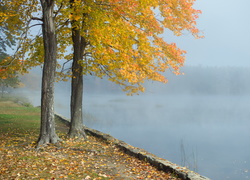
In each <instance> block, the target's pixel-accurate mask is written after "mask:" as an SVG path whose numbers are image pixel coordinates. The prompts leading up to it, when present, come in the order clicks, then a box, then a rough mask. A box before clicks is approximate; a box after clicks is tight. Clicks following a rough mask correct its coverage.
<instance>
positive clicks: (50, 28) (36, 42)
mask: <svg viewBox="0 0 250 180" xmlns="http://www.w3.org/2000/svg"><path fill="white" fill-rule="evenodd" d="M3 3H4V4H3V6H4V7H6V9H7V10H8V11H9V12H13V13H12V14H11V15H8V13H7V11H6V12H4V13H3V14H2V15H1V14H0V15H1V16H4V17H5V18H4V19H3V20H2V21H0V24H5V25H6V27H8V30H9V31H10V32H11V33H12V34H13V35H14V36H15V37H16V38H17V40H18V45H17V52H16V54H15V56H14V58H13V59H11V60H10V61H8V62H7V61H6V63H5V64H4V66H3V65H2V66H1V67H2V69H3V68H4V71H5V69H9V70H10V69H13V67H15V66H14V65H15V64H20V63H16V62H20V61H19V60H20V59H23V61H21V65H20V66H19V67H20V70H21V69H22V71H23V72H27V69H28V68H30V67H33V66H36V65H39V64H41V63H42V64H43V77H42V91H41V97H42V98H41V128H40V136H39V139H38V146H40V145H43V144H47V143H56V142H57V141H58V140H59V137H58V136H57V135H56V132H55V122H54V82H55V69H56V56H57V42H56V32H55V17H54V15H55V14H54V6H55V1H54V0H40V3H41V4H39V1H37V0H29V1H27V0H19V1H11V0H9V1H8V0H6V1H4V2H3ZM20 12H22V13H20ZM35 16H37V17H35ZM40 16H42V18H39V17H40ZM34 22H38V23H34ZM36 25H42V36H40V35H39V33H38V34H37V33H35V32H36V31H37V30H36V31H31V29H30V28H32V27H35V26H36ZM36 34H37V35H36ZM41 47H42V48H41ZM26 56H27V57H26ZM17 57H18V58H17ZM34 57H36V58H34ZM24 59H25V60H24Z"/></svg>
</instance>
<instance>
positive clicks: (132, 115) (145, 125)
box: [62, 94, 250, 180]
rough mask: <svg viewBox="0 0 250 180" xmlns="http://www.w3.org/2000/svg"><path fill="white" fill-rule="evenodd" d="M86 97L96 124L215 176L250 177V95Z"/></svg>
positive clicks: (89, 120)
mask: <svg viewBox="0 0 250 180" xmlns="http://www.w3.org/2000/svg"><path fill="white" fill-rule="evenodd" d="M83 102H84V116H85V124H86V125H87V126H89V127H91V128H94V129H97V130H100V131H102V132H104V133H108V134H111V135H112V136H114V137H115V138H118V139H120V140H123V141H125V142H127V143H129V144H131V145H133V146H136V147H140V148H143V149H145V150H147V151H149V152H151V153H153V154H155V155H157V156H159V157H162V158H165V159H167V160H169V161H171V162H173V163H176V164H179V165H182V166H187V167H188V168H189V169H191V170H194V171H196V172H198V173H200V174H201V175H204V176H207V177H209V178H211V179H213V180H223V179H231V180H236V179H237V180H241V179H248V178H250V142H249V138H250V131H249V127H250V111H249V107H250V106H249V103H250V97H249V96H221V95H220V96H219V95H218V96H217V95H214V96H213V95H209V96H201V95H189V96H188V95H179V96H177V95H173V96H168V95H161V96H160V95H154V94H142V95H139V96H137V95H135V96H132V97H128V96H125V95H117V94H114V95H109V94H106V95H100V94H85V96H84V101H83ZM62 114H63V113H62Z"/></svg>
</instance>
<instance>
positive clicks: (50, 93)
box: [38, 0, 59, 147]
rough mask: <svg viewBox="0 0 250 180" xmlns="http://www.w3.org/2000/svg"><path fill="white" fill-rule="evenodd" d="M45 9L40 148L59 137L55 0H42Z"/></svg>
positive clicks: (54, 141) (56, 140)
mask: <svg viewBox="0 0 250 180" xmlns="http://www.w3.org/2000/svg"><path fill="white" fill-rule="evenodd" d="M41 4H42V9H43V42H44V65H43V76H42V93H41V97H42V99H41V126H40V136H39V139H38V147H39V146H40V145H44V144H47V143H56V142H58V140H59V137H58V136H57V135H56V132H55V121H54V83H55V70H56V51H57V43H56V33H55V23H54V18H53V8H54V0H41Z"/></svg>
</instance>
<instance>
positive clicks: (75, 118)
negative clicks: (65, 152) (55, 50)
mask: <svg viewBox="0 0 250 180" xmlns="http://www.w3.org/2000/svg"><path fill="white" fill-rule="evenodd" d="M70 3H71V8H74V0H71V1H70ZM76 10H77V9H75V11H73V12H72V14H73V13H74V12H76ZM81 24H84V23H80V24H79V23H77V21H76V20H71V26H72V42H73V51H74V52H73V63H72V78H71V102H70V112H71V122H70V129H69V136H70V137H79V138H80V137H83V138H86V135H85V132H84V128H83V118H82V113H83V111H82V99H83V76H82V72H83V66H82V65H81V64H80V63H79V60H82V59H83V54H84V51H85V48H86V46H87V42H86V40H85V38H84V37H83V36H81V31H80V29H81V28H80V27H79V26H80V25H81Z"/></svg>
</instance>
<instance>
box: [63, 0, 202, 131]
mask: <svg viewBox="0 0 250 180" xmlns="http://www.w3.org/2000/svg"><path fill="white" fill-rule="evenodd" d="M193 3H194V0H190V1H186V0H181V1H175V0H168V1H167V0H154V1H138V0H132V1H131V0H129V1H128V0H101V1H90V0H89V1H88V0H87V1H84V2H83V1H78V0H71V1H70V3H69V4H68V5H66V6H65V7H66V8H65V9H62V13H64V14H65V16H64V17H67V16H68V17H69V19H70V20H71V28H72V36H73V47H74V58H73V67H72V95H71V98H72V99H71V121H72V122H73V123H71V124H72V125H73V124H74V123H75V122H76V121H78V122H79V123H82V119H81V115H80V113H79V112H81V111H80V110H81V108H82V104H81V103H80V101H81V100H82V96H81V95H80V94H81V93H80V91H82V79H81V78H82V77H81V76H82V75H85V74H88V73H90V74H93V75H96V76H98V77H100V78H102V77H103V76H108V77H109V80H110V81H113V82H115V83H118V84H120V85H122V86H123V87H124V90H125V91H128V94H133V93H136V92H137V91H142V92H143V91H144V87H143V83H144V82H145V80H155V81H160V82H164V83H166V82H167V79H166V77H164V75H163V72H165V71H166V70H167V69H169V70H171V71H173V72H174V73H175V74H179V68H180V67H181V66H183V63H184V59H185V57H184V55H185V53H186V52H185V51H183V50H181V49H179V48H178V47H177V46H176V44H175V43H167V42H165V41H164V39H163V37H162V34H163V32H164V30H165V29H169V30H170V31H172V32H173V33H174V34H175V35H177V36H180V35H181V34H182V32H183V31H185V30H186V31H189V32H191V33H192V34H193V35H194V36H195V37H197V38H199V30H198V29H197V28H196V21H195V20H196V18H198V14H199V13H201V11H199V10H195V9H193V7H192V6H193ZM68 9H70V10H71V11H70V12H69V11H68ZM64 32H65V33H66V32H69V31H68V30H67V29H65V31H64ZM81 43H82V44H81ZM76 82H81V83H79V84H77V83H76ZM76 92H77V93H76ZM78 95H79V96H78ZM76 99H77V100H78V105H76V103H75V100H76ZM75 112H78V116H77V115H76V113H75ZM79 123H78V124H79ZM71 129H74V128H73V127H72V128H71ZM77 131H78V130H77Z"/></svg>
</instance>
